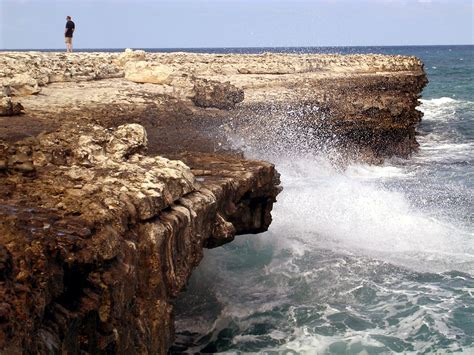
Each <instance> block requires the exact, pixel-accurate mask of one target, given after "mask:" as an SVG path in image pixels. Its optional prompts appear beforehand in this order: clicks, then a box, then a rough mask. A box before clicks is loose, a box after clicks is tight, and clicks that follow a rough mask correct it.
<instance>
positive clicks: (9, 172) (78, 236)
mask: <svg viewBox="0 0 474 355" xmlns="http://www.w3.org/2000/svg"><path fill="white" fill-rule="evenodd" d="M146 148H147V137H146V132H145V130H144V128H143V127H142V126H140V125H136V124H129V125H124V126H120V127H118V128H117V129H114V130H107V129H104V128H102V127H100V126H81V127H79V128H74V127H70V128H69V129H67V130H59V131H56V132H52V133H47V134H41V135H39V136H38V137H36V138H30V139H27V140H24V141H20V142H16V143H15V144H6V143H2V144H0V201H1V203H0V258H1V259H0V296H1V297H0V298H1V304H0V349H2V351H3V352H5V353H21V352H29V353H77V352H80V351H84V352H89V353H96V352H106V351H108V352H113V353H115V352H118V353H124V354H125V353H137V352H138V353H165V352H166V349H167V348H168V346H169V345H170V344H171V342H172V337H173V321H172V306H171V304H170V299H171V298H172V297H174V296H176V295H177V294H178V292H179V291H180V290H181V289H182V287H183V286H184V284H185V283H186V281H187V279H188V277H189V276H190V273H191V271H192V269H193V268H194V267H195V266H196V265H197V264H198V263H199V261H200V259H201V258H202V249H203V248H204V247H214V246H218V245H220V244H223V243H226V242H229V241H231V240H232V239H233V238H234V236H235V235H236V234H241V233H257V232H261V231H264V230H266V229H267V227H268V225H269V224H270V221H271V216H270V211H271V208H272V204H273V202H274V200H275V196H276V195H277V193H278V191H279V188H278V176H277V174H276V172H275V170H274V168H273V166H272V165H271V164H268V163H264V162H256V161H245V160H242V159H239V158H236V157H232V156H217V155H199V156H195V155H192V154H187V155H185V156H183V157H182V159H183V160H184V161H186V162H187V163H188V165H189V167H188V165H185V164H184V163H183V162H181V161H176V160H168V159H166V158H162V157H158V156H155V157H151V156H146V155H143V154H144V153H145V151H146ZM195 176H198V179H196V178H195ZM197 180H199V182H197Z"/></svg>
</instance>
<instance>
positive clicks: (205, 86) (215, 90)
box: [192, 79, 244, 110]
mask: <svg viewBox="0 0 474 355" xmlns="http://www.w3.org/2000/svg"><path fill="white" fill-rule="evenodd" d="M194 93H195V94H194V97H193V99H192V100H193V102H194V104H195V105H196V106H199V107H216V108H220V109H224V110H230V109H232V108H234V107H235V105H236V104H237V103H239V102H242V101H243V100H244V91H243V90H242V89H239V88H237V87H236V86H234V85H232V84H231V83H230V82H225V83H221V82H218V81H214V80H206V79H196V80H195V81H194Z"/></svg>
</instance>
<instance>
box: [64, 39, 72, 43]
mask: <svg viewBox="0 0 474 355" xmlns="http://www.w3.org/2000/svg"><path fill="white" fill-rule="evenodd" d="M64 43H69V44H70V43H72V37H64Z"/></svg>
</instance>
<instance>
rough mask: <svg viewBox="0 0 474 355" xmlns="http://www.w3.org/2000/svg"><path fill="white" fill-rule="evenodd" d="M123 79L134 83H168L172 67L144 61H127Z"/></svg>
mask: <svg viewBox="0 0 474 355" xmlns="http://www.w3.org/2000/svg"><path fill="white" fill-rule="evenodd" d="M124 70H125V79H127V80H130V81H133V82H136V83H151V84H161V85H163V84H170V83H171V80H172V78H171V75H172V73H173V71H172V69H171V68H170V67H168V66H166V65H162V64H156V63H150V62H145V61H136V62H127V63H126V64H125V69H124Z"/></svg>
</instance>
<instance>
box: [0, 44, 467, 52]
mask: <svg viewBox="0 0 474 355" xmlns="http://www.w3.org/2000/svg"><path fill="white" fill-rule="evenodd" d="M450 46H459V47H468V46H474V43H471V44H465V43H458V44H384V45H379V44H372V45H334V46H237V47H82V48H76V49H75V51H76V52H77V51H81V50H94V49H102V50H124V49H127V48H130V49H142V50H146V49H163V50H171V49H186V50H190V49H200V50H202V49H266V48H282V49H292V48H295V49H296V48H367V47H450ZM55 50H60V51H63V50H64V48H63V47H58V48H0V51H3V52H8V51H55Z"/></svg>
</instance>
